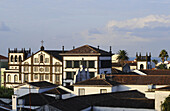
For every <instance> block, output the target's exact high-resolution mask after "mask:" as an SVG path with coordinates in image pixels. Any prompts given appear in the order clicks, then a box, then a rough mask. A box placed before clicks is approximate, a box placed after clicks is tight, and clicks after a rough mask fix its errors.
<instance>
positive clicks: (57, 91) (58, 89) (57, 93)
mask: <svg viewBox="0 0 170 111" xmlns="http://www.w3.org/2000/svg"><path fill="white" fill-rule="evenodd" d="M43 93H45V94H56V95H60V94H68V93H69V92H67V91H65V90H63V89H61V88H54V89H51V90H48V91H45V92H43Z"/></svg>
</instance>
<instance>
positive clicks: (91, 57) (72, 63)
mask: <svg viewBox="0 0 170 111" xmlns="http://www.w3.org/2000/svg"><path fill="white" fill-rule="evenodd" d="M60 55H62V56H63V83H64V84H63V85H70V84H73V83H74V81H75V77H74V75H75V74H76V72H77V71H78V70H79V68H80V65H83V66H84V67H85V69H86V70H87V69H88V71H89V74H90V77H91V78H92V77H95V76H97V74H106V73H111V56H112V52H111V48H110V52H107V51H104V50H101V49H99V47H98V48H95V47H92V46H89V45H84V46H81V47H78V48H76V49H73V50H70V51H67V52H65V53H61V54H60Z"/></svg>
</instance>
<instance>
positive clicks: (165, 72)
mask: <svg viewBox="0 0 170 111" xmlns="http://www.w3.org/2000/svg"><path fill="white" fill-rule="evenodd" d="M140 71H141V72H143V73H145V74H147V75H170V70H168V69H157V70H153V69H147V70H140Z"/></svg>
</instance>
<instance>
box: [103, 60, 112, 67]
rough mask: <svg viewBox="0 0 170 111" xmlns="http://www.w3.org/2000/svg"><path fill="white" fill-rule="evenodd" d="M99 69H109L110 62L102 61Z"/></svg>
mask: <svg viewBox="0 0 170 111" xmlns="http://www.w3.org/2000/svg"><path fill="white" fill-rule="evenodd" d="M101 68H111V60H102V61H101Z"/></svg>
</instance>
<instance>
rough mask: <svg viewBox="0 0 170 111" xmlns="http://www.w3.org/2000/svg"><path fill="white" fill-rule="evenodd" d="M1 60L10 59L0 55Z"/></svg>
mask: <svg viewBox="0 0 170 111" xmlns="http://www.w3.org/2000/svg"><path fill="white" fill-rule="evenodd" d="M0 59H8V58H7V57H5V56H2V55H0Z"/></svg>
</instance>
